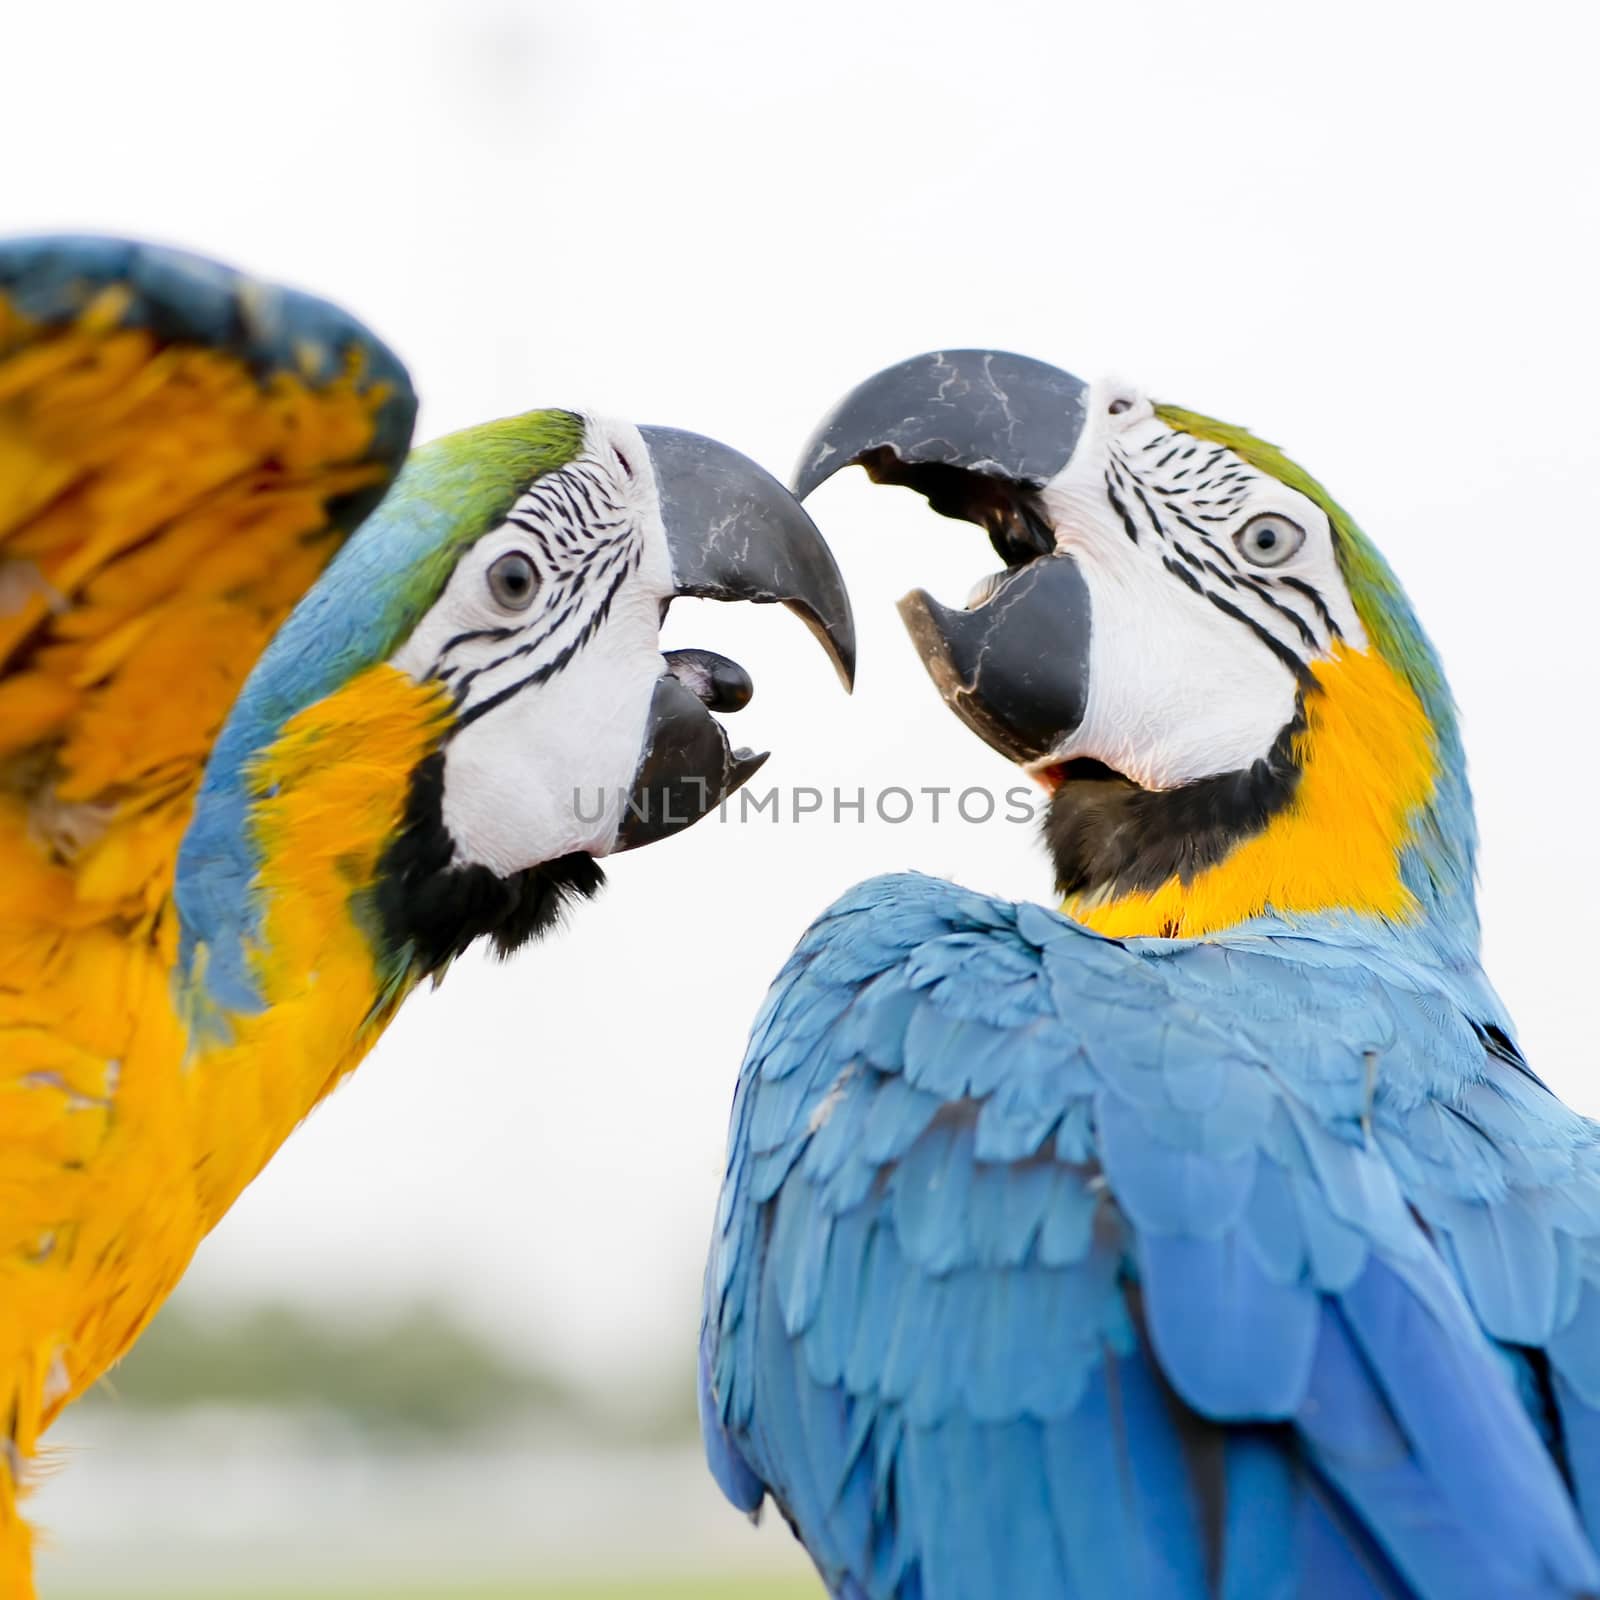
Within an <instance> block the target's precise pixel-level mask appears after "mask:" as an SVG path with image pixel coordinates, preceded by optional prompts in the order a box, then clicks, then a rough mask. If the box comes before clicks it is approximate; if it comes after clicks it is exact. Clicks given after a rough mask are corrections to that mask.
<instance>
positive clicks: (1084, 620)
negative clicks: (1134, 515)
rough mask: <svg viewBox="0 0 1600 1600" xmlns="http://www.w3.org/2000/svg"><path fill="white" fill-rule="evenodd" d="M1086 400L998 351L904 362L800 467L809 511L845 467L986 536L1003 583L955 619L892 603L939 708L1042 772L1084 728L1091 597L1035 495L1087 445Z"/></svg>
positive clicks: (931, 606)
mask: <svg viewBox="0 0 1600 1600" xmlns="http://www.w3.org/2000/svg"><path fill="white" fill-rule="evenodd" d="M1087 399H1088V386H1087V385H1086V384H1085V383H1083V382H1082V381H1081V380H1080V379H1078V378H1075V377H1073V376H1072V374H1071V373H1068V372H1063V371H1061V370H1060V369H1059V368H1057V367H1052V366H1048V365H1047V364H1046V363H1044V362H1042V361H1034V360H1032V359H1030V358H1029V357H1027V356H1018V355H1011V354H1008V353H1006V352H1004V351H996V350H951V351H938V352H934V353H930V354H928V355H922V356H915V357H913V358H912V359H911V360H909V361H902V362H900V363H899V364H898V365H896V366H893V367H889V368H886V369H885V370H884V371H882V372H880V373H878V374H877V375H876V376H875V377H871V378H868V379H867V381H866V382H865V383H862V384H860V385H859V386H858V387H856V388H855V389H852V390H851V391H850V393H849V394H847V395H846V396H845V397H844V399H843V400H841V401H840V402H839V403H838V405H836V406H835V407H834V409H833V410H832V411H831V412H830V413H829V414H828V416H827V417H826V418H824V420H823V422H822V423H821V425H820V426H819V427H818V428H817V430H816V432H815V433H814V434H813V436H812V439H811V442H810V444H809V445H808V446H807V447H806V450H805V452H804V454H803V455H802V456H801V460H800V465H799V467H798V469H797V471H796V474H795V493H796V494H797V495H799V496H800V497H801V498H802V499H804V498H805V497H806V496H807V495H809V494H810V493H811V492H812V491H813V490H814V489H816V488H817V487H818V485H820V484H821V483H823V482H824V481H826V480H827V479H828V478H830V477H831V476H832V475H833V474H834V473H835V472H837V471H838V470H839V469H840V468H841V467H847V466H851V465H859V466H862V467H864V468H865V469H866V471H867V473H868V474H869V475H870V476H871V477H872V478H873V480H874V481H875V482H878V483H898V484H904V485H906V486H908V487H910V488H912V489H915V490H917V491H918V492H919V493H921V494H922V495H924V496H925V497H926V498H927V500H928V502H929V504H930V505H932V507H933V509H934V510H935V511H938V512H940V513H941V514H942V515H944V516H948V517H957V518H960V519H962V520H965V521H970V522H974V523H977V524H979V525H980V526H983V527H986V528H987V529H988V531H989V535H990V538H991V540H992V541H993V543H994V545H995V548H996V549H997V550H998V551H999V552H1000V554H1001V555H1002V557H1003V558H1004V559H1005V561H1006V565H1007V571H1006V572H1005V573H1004V574H1003V575H1002V576H1001V577H999V578H998V579H997V580H996V581H995V582H993V583H992V584H990V585H989V586H988V588H987V593H986V594H985V595H984V598H983V599H982V600H981V601H980V602H979V603H977V604H975V605H971V606H969V607H968V608H966V609H962V610H954V609H951V608H950V607H948V606H943V605H941V604H940V603H939V602H938V601H937V600H935V599H933V598H932V597H931V596H930V595H929V594H927V593H926V592H925V591H923V590H920V589H918V590H914V591H913V592H912V593H911V594H909V595H907V596H906V597H905V599H904V600H902V601H901V602H900V615H901V617H902V619H903V620H904V621H905V624H906V626H907V628H908V629H909V630H910V632H911V637H912V641H913V642H914V643H915V645H916V647H917V650H918V653H919V654H920V655H921V657H922V661H923V665H924V666H925V667H926V668H927V670H928V673H929V675H930V676H931V677H932V678H933V680H934V683H935V684H936V685H937V686H938V689H939V692H940V693H941V694H942V695H943V697H944V699H945V702H946V704H948V705H949V706H950V708H951V709H952V710H953V711H954V712H955V713H956V715H957V716H959V717H960V718H961V719H962V721H963V722H965V723H966V724H967V725H968V727H970V728H971V729H972V730H973V731H974V732H975V733H977V734H978V735H979V736H980V737H981V738H983V739H984V740H986V741H987V742H988V743H989V744H990V745H992V746H993V747H994V748H995V749H996V750H998V751H1000V752H1001V754H1002V755H1005V756H1007V757H1009V758H1010V759H1011V760H1013V761H1016V762H1019V763H1020V764H1022V765H1025V766H1036V765H1039V764H1041V763H1044V762H1046V761H1048V760H1050V759H1051V758H1052V757H1053V756H1054V754H1055V753H1056V751H1057V750H1059V749H1060V747H1061V746H1062V745H1063V744H1064V743H1065V742H1066V740H1067V739H1068V738H1070V737H1071V735H1072V734H1073V733H1074V732H1075V731H1076V730H1077V728H1078V726H1079V724H1080V723H1081V722H1082V721H1083V716H1084V710H1085V706H1086V704H1087V700H1088V692H1089V633H1090V604H1089V592H1088V588H1087V586H1086V585H1085V583H1084V580H1083V574H1082V573H1081V571H1080V570H1079V568H1078V564H1077V562H1076V561H1074V560H1073V558H1072V557H1071V556H1069V555H1063V554H1060V553H1058V552H1057V551H1056V548H1055V541H1054V536H1053V534H1052V533H1051V532H1050V530H1049V528H1048V525H1047V524H1046V522H1045V521H1044V518H1043V515H1042V512H1041V511H1040V509H1039V507H1038V505H1037V498H1036V497H1037V493H1038V491H1039V490H1040V489H1042V488H1043V487H1044V485H1045V484H1047V483H1048V482H1049V481H1050V480H1051V479H1052V478H1054V477H1055V476H1056V475H1057V474H1058V473H1060V472H1061V470H1062V469H1063V468H1064V467H1065V466H1066V465H1067V463H1068V461H1070V460H1071V458H1072V453H1073V451H1074V449H1075V448H1076V446H1077V443H1078V440H1079V438H1080V437H1081V436H1082V433H1083V429H1084V423H1085V420H1086V414H1087Z"/></svg>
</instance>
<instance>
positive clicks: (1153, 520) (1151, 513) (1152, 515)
mask: <svg viewBox="0 0 1600 1600" xmlns="http://www.w3.org/2000/svg"><path fill="white" fill-rule="evenodd" d="M1133 492H1134V493H1135V494H1136V495H1138V497H1139V504H1140V505H1142V506H1143V507H1144V514H1145V515H1146V516H1147V517H1149V519H1150V526H1151V527H1152V528H1154V529H1155V530H1156V532H1157V534H1159V535H1160V536H1161V538H1163V539H1165V538H1166V536H1167V530H1166V529H1165V528H1163V527H1162V526H1161V518H1160V517H1158V516H1157V515H1156V512H1155V507H1154V506H1152V505H1151V504H1150V501H1149V499H1148V498H1147V497H1146V495H1145V492H1144V490H1143V489H1141V488H1140V487H1139V480H1138V479H1137V478H1135V479H1134V480H1133Z"/></svg>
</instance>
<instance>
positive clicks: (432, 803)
mask: <svg viewBox="0 0 1600 1600" xmlns="http://www.w3.org/2000/svg"><path fill="white" fill-rule="evenodd" d="M443 800H444V753H443V752H442V751H435V752H434V753H433V754H432V755H431V756H429V757H428V758H427V760H426V761H424V762H423V763H422V765H421V766H419V767H418V768H417V770H416V772H415V773H413V774H412V778H411V792H410V794H409V795H408V796H407V798H406V814H405V820H404V822H403V823H402V825H401V828H400V832H399V834H398V835H397V836H396V837H395V838H394V840H393V841H392V842H391V843H390V845H389V847H388V849H386V850H385V851H384V853H383V857H382V859H381V860H380V861H379V863H378V882H377V885H376V887H375V889H374V891H373V904H374V907H375V910H376V913H377V921H378V929H379V934H380V937H381V938H382V940H383V948H384V949H385V950H387V951H392V952H395V953H396V954H400V953H402V952H405V951H407V950H409V952H410V967H411V970H412V972H413V974H414V975H415V976H416V977H418V978H426V977H430V976H432V975H433V974H434V973H436V972H439V971H441V970H442V969H443V968H444V967H445V966H447V965H448V964H449V963H450V962H451V961H453V960H454V959H455V958H456V957H457V956H458V955H460V954H461V953H462V952H463V951H464V950H465V949H466V948H467V946H468V945H470V944H472V943H474V942H475V941H476V940H478V939H481V938H485V937H487V938H489V939H491V940H493V941H494V947H495V950H496V951H497V952H498V953H499V954H500V955H502V956H508V955H510V954H511V953H512V951H514V950H518V949H520V948H521V947H522V946H523V945H525V944H526V943H527V942H528V941H529V940H530V939H534V938H537V937H538V936H539V935H540V934H541V933H544V932H545V931H546V930H547V929H548V928H550V927H552V926H554V924H555V923H556V922H557V921H559V919H560V917H561V913H562V911H563V909H564V908H565V907H566V906H567V905H568V904H569V903H570V902H573V901H577V900H586V899H588V898H589V896H590V895H592V894H594V893H595V892H596V891H597V890H598V889H599V888H600V887H601V885H602V884H604V883H605V874H604V873H603V872H602V871H601V870H600V867H599V864H598V863H597V862H596V861H595V859H594V857H593V856H589V855H585V854H583V853H582V852H578V853H575V854H573V855H567V856H560V857H558V858H557V859H556V860H554V861H545V862H541V863H540V864H539V865H538V866H536V867H528V868H526V869H525V870H524V871H522V872H517V873H513V874H512V875H511V876H510V877H508V878H502V877H501V876H499V874H497V873H495V872H493V871H492V870H491V869H490V868H488V867H484V866H478V865H473V866H465V867H463V866H459V865H452V864H451V863H452V858H453V856H454V854H455V841H454V840H453V839H452V838H451V837H450V833H449V830H448V829H447V828H446V827H445V825H444V809H443Z"/></svg>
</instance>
